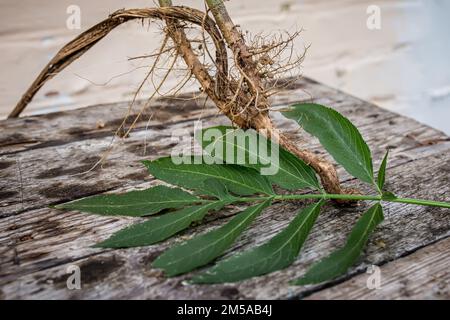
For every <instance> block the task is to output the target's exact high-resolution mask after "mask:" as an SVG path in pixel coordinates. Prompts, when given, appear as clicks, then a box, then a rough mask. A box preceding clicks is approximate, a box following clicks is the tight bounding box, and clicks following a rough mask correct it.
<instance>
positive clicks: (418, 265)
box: [308, 238, 450, 300]
mask: <svg viewBox="0 0 450 320" xmlns="http://www.w3.org/2000/svg"><path fill="white" fill-rule="evenodd" d="M449 265H450V238H446V239H444V240H441V241H439V242H437V243H435V244H432V245H429V246H426V247H424V248H422V249H419V250H417V251H416V252H414V253H412V254H410V255H408V256H406V257H404V258H400V259H397V260H394V261H392V262H389V263H387V264H385V265H382V266H381V267H380V276H381V277H380V279H381V281H380V288H379V289H369V288H368V287H367V281H368V277H369V276H370V274H361V275H358V276H355V277H353V278H351V279H350V280H348V281H345V282H343V283H341V284H339V285H336V286H334V287H331V288H329V289H326V290H322V291H319V292H317V293H314V294H312V295H311V296H309V297H308V299H312V300H318V299H328V300H329V299H360V300H363V299H372V300H373V299H405V298H408V299H439V300H450V268H449Z"/></svg>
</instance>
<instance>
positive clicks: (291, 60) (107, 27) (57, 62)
mask: <svg viewBox="0 0 450 320" xmlns="http://www.w3.org/2000/svg"><path fill="white" fill-rule="evenodd" d="M159 2H160V5H161V7H160V8H145V9H128V10H119V11H116V12H114V13H113V14H111V15H110V16H109V17H108V18H107V19H105V20H103V21H102V22H100V23H98V24H96V25H95V26H93V27H92V28H90V29H89V30H87V31H85V32H83V33H82V34H80V35H79V36H78V37H76V38H75V39H74V40H73V41H71V42H69V43H68V44H67V45H65V46H64V47H63V48H62V49H61V50H60V51H59V52H58V53H57V54H56V55H55V57H54V58H53V59H52V60H51V61H50V62H49V63H48V64H47V66H46V67H45V68H44V69H43V70H42V71H41V73H40V74H39V76H38V77H37V78H36V80H35V81H34V82H33V83H32V85H31V86H30V87H29V89H28V90H27V91H26V92H25V94H24V95H23V96H22V98H21V99H20V101H19V102H18V104H17V105H16V107H15V108H14V110H13V111H12V112H11V113H10V115H9V118H15V117H18V116H19V115H20V114H21V112H22V111H23V110H24V109H25V108H26V106H27V105H28V103H29V102H30V101H31V100H32V99H33V97H34V96H35V94H36V93H37V92H38V90H39V89H40V88H41V87H42V86H43V85H44V84H45V83H46V82H47V81H48V80H50V79H52V78H53V77H54V76H55V75H56V74H58V73H59V72H61V71H62V70H63V69H64V68H65V67H67V66H68V65H69V64H70V63H72V62H73V61H75V60H76V59H78V58H79V57H81V56H82V55H83V54H84V53H85V52H87V51H88V50H89V49H90V48H91V47H93V46H94V45H95V44H96V43H97V42H99V41H100V40H101V39H103V38H104V37H105V36H107V35H108V34H109V32H111V31H112V30H113V29H115V28H116V27H117V26H119V25H121V24H123V23H125V22H128V21H131V20H136V19H142V20H143V19H156V20H161V21H164V22H165V24H166V27H165V28H164V31H165V33H166V35H167V36H168V37H169V38H170V39H171V40H172V42H173V46H172V47H170V46H169V47H167V46H166V44H167V43H166V42H167V37H166V38H165V39H164V43H163V46H162V47H161V49H160V50H159V52H158V53H156V54H154V55H147V56H142V57H136V58H135V59H137V58H145V57H156V61H155V63H154V65H153V66H152V69H151V70H150V72H149V74H148V75H147V77H146V78H145V79H144V81H143V82H142V84H141V86H140V87H139V90H140V89H141V88H142V86H143V84H144V82H145V81H147V79H148V77H149V76H150V74H151V73H152V72H153V71H154V68H155V66H156V63H157V60H158V59H159V58H160V56H161V54H163V53H171V52H176V53H175V54H174V55H175V58H174V61H175V60H176V59H177V57H180V58H182V59H183V60H184V62H185V64H186V65H187V72H188V77H187V80H186V81H188V80H189V79H190V78H191V77H192V76H194V77H195V78H196V80H197V81H198V82H199V84H200V86H201V90H202V91H203V92H204V93H205V94H206V95H207V97H208V98H209V99H211V100H212V101H213V102H214V104H215V105H216V106H217V107H218V108H219V110H220V112H221V113H223V114H224V115H226V116H227V117H228V118H229V119H230V120H231V121H232V123H233V124H235V125H237V126H238V127H240V128H243V129H247V128H252V129H255V130H256V131H258V132H259V133H260V134H263V135H265V136H266V137H268V138H269V139H272V140H273V141H275V142H277V143H279V144H280V145H281V146H282V147H283V148H285V149H286V150H288V151H290V152H291V153H293V154H295V155H296V156H297V157H299V158H300V159H302V160H303V161H305V162H306V163H307V164H309V165H311V167H312V168H313V169H314V170H315V171H316V172H317V174H318V175H319V176H320V179H321V182H322V185H323V187H324V189H325V190H326V191H327V192H328V193H330V194H341V193H345V190H343V189H342V188H341V186H340V183H339V178H338V175H337V173H336V170H335V168H334V166H333V164H331V163H329V162H327V161H325V160H323V159H321V158H320V157H318V156H317V155H315V154H314V153H312V152H310V151H308V150H304V149H300V148H298V147H297V146H296V145H295V144H294V143H293V142H292V141H291V140H290V139H288V138H287V137H286V136H285V135H284V134H282V133H281V132H279V130H278V129H277V128H276V127H275V126H274V124H273V122H272V120H271V118H270V115H269V112H270V108H271V106H270V103H269V101H268V98H269V97H270V96H272V95H274V94H276V93H277V92H278V91H279V90H280V87H279V86H278V85H279V80H281V79H282V78H281V76H284V75H285V74H286V72H289V71H292V70H296V69H298V68H299V66H300V64H301V62H302V61H303V58H304V54H303V55H300V56H295V55H294V54H293V49H292V43H293V40H294V39H295V37H297V36H298V34H299V32H296V33H294V34H292V35H290V34H287V37H283V36H280V37H279V38H266V37H263V36H261V35H258V36H256V37H255V38H254V39H253V41H252V44H251V45H249V46H248V45H247V44H246V41H245V38H244V36H243V35H242V33H241V32H240V31H239V30H238V27H237V26H235V25H234V23H233V21H232V20H231V18H230V17H229V15H228V13H227V11H226V8H225V6H224V5H223V2H222V1H221V0H206V4H207V8H206V12H203V11H200V10H196V9H192V8H188V7H183V6H172V5H171V1H170V0H160V1H159ZM209 12H211V13H212V15H213V17H214V19H213V18H211V17H210V16H209ZM188 23H190V24H193V25H196V26H198V27H200V28H201V30H202V39H200V40H198V42H199V43H200V44H199V47H198V48H197V49H194V48H193V46H192V44H193V43H195V42H196V41H194V40H193V39H189V38H188V36H187V35H186V33H185V29H186V25H187V24H188ZM205 33H206V35H207V36H208V37H209V39H211V40H212V45H213V48H214V50H215V56H214V58H213V55H212V54H211V52H210V50H209V48H208V44H207V43H206V39H205ZM199 51H200V52H201V53H198V52H199ZM285 51H288V52H289V54H288V55H287V57H284V56H283V53H284V52H285ZM305 52H306V48H305ZM229 53H230V58H229V57H228V56H229ZM199 55H203V56H208V57H209V58H210V59H211V60H213V61H212V62H213V66H209V65H207V64H206V63H205V62H202V61H200V59H199ZM133 59H134V58H133ZM230 62H231V65H230ZM172 68H173V65H172V66H171V68H169V70H168V71H167V74H166V75H165V77H164V80H165V79H166V77H167V75H168V74H169V73H170V71H172ZM164 80H163V81H162V82H164ZM162 82H161V84H162ZM281 82H283V81H281ZM284 82H285V81H284ZM184 83H185V82H184V80H183V81H182V84H181V86H183V85H184ZM161 84H160V85H159V86H155V90H156V93H158V90H159V88H160V87H161ZM139 90H138V91H139ZM174 90H175V89H174ZM178 90H179V89H176V91H178ZM153 96H154V95H152V97H153ZM135 97H136V96H135ZM134 100H135V98H134V99H133V101H134ZM146 105H147V104H146ZM141 111H142V110H141ZM138 117H139V115H138ZM136 121H137V119H135V121H134V122H133V124H132V126H133V125H134V124H135V123H136ZM124 123H125V121H124ZM124 123H122V125H121V127H120V128H119V129H122V127H123V125H124ZM132 126H131V127H130V129H129V130H128V133H129V132H130V130H131V129H132ZM119 131H120V130H118V132H119Z"/></svg>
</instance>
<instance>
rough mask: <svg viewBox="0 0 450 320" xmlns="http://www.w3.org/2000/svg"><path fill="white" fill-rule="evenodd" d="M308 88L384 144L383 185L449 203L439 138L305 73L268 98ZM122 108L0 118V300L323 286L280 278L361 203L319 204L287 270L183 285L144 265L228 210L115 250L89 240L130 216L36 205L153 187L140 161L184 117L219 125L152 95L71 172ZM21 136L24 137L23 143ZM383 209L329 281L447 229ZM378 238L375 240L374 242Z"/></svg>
mask: <svg viewBox="0 0 450 320" xmlns="http://www.w3.org/2000/svg"><path fill="white" fill-rule="evenodd" d="M311 96H313V97H314V99H315V101H317V102H320V103H324V104H329V105H332V106H333V107H335V108H336V109H337V110H339V111H340V112H342V113H343V114H345V115H346V116H348V117H349V118H350V119H351V120H352V121H354V122H355V123H356V124H357V126H358V127H359V128H360V129H361V131H362V134H363V136H364V137H365V138H366V139H367V140H368V142H369V145H370V147H371V149H372V151H373V157H374V159H375V167H378V164H379V162H380V160H381V158H382V156H383V155H384V152H385V149H386V148H387V147H390V148H393V150H392V152H391V161H390V163H389V168H388V176H389V178H388V187H389V188H390V190H392V191H393V192H397V193H398V194H399V195H402V196H412V197H418V198H427V199H436V200H449V198H448V197H449V192H448V191H449V185H450V184H449V183H448V177H449V168H450V154H449V152H448V151H449V149H450V140H449V138H448V137H447V136H446V135H444V134H443V133H441V132H439V131H437V130H434V129H432V128H429V127H426V126H424V125H422V124H420V123H417V122H416V121H413V120H411V119H408V118H404V117H400V116H399V115H397V114H394V113H391V112H388V111H386V110H382V109H379V108H377V107H376V106H374V105H372V104H369V103H366V102H364V101H361V100H359V99H357V98H354V97H351V96H348V95H346V94H344V93H342V92H340V91H336V90H334V89H331V88H328V87H326V86H323V85H321V84H318V83H316V82H314V81H310V80H308V79H303V80H301V81H299V82H297V83H296V84H294V85H293V86H291V87H290V88H288V89H287V90H286V91H285V92H283V93H282V94H281V95H280V96H279V97H278V98H277V99H275V100H274V101H273V103H274V104H275V105H277V106H280V107H282V106H286V105H287V104H288V103H290V102H293V101H302V100H307V99H310V97H311ZM126 107H127V105H126V104H117V105H101V106H95V107H93V108H87V109H80V110H73V111H69V112H63V113H57V114H52V115H46V116H38V117H29V118H21V119H17V120H12V121H10V120H8V121H1V122H0V130H2V133H3V132H5V134H4V135H3V137H9V138H7V139H5V140H4V141H3V142H1V143H0V168H1V171H0V298H29V297H33V298H83V299H88V298H199V299H200V298H262V299H269V298H301V297H304V296H308V295H311V294H314V293H315V292H317V291H319V290H321V289H322V288H323V286H312V287H289V286H288V281H289V280H291V279H293V278H295V277H298V276H300V275H301V274H303V272H304V271H305V270H306V268H307V267H308V266H309V265H310V264H311V263H312V262H313V261H315V260H317V258H318V254H319V253H320V254H323V255H325V254H327V253H328V252H330V251H331V250H333V249H335V248H336V247H338V246H339V245H340V244H342V242H343V241H344V238H345V234H346V233H347V232H348V231H349V228H350V227H351V224H352V223H353V222H354V221H355V220H356V218H357V216H358V215H359V214H360V213H361V212H362V211H363V209H364V208H365V206H366V205H364V206H362V207H356V208H335V207H333V206H331V205H329V206H327V208H326V209H327V210H326V211H325V213H324V214H322V215H321V216H320V217H319V220H318V223H317V225H316V226H315V228H314V231H313V233H312V235H311V238H310V239H309V240H308V243H307V246H306V248H305V250H304V252H303V254H302V256H301V257H300V258H299V259H298V260H297V261H296V263H295V264H294V265H293V266H291V267H290V268H288V269H286V270H283V271H280V272H276V273H273V274H270V275H267V276H263V277H258V278H255V279H251V280H248V281H244V282H241V283H238V284H232V285H215V286H187V285H184V283H183V280H184V279H185V278H186V276H183V277H176V278H173V279H165V278H164V277H162V276H161V274H160V272H158V271H157V270H153V269H151V268H149V266H148V264H149V263H150V262H151V261H152V260H153V259H155V258H156V256H157V255H158V254H159V253H160V252H162V251H163V250H164V249H165V248H167V246H169V245H170V244H172V243H173V242H175V241H180V240H181V239H183V238H185V237H189V236H192V235H193V234H197V233H199V232H204V231H206V230H209V229H211V228H214V227H216V226H219V225H221V224H222V223H223V222H224V221H225V220H226V219H228V217H229V216H231V215H233V214H234V213H236V212H237V211H238V210H239V207H230V208H228V209H227V210H224V211H222V212H220V213H217V214H214V215H211V216H209V217H208V221H209V223H208V224H205V225H202V226H199V227H198V228H196V229H194V230H191V231H188V232H186V233H184V234H182V235H180V236H179V237H176V238H175V239H172V240H169V241H167V242H164V243H161V244H158V245H154V246H150V247H147V248H137V249H128V250H114V251H112V250H101V249H92V248H90V246H91V245H92V244H94V243H96V242H98V241H100V240H102V239H105V238H106V237H108V236H109V235H110V234H111V233H113V232H114V231H117V230H119V229H120V228H122V227H124V226H126V225H128V224H130V223H132V222H133V221H136V220H138V219H132V218H108V217H99V216H94V215H87V214H82V213H76V212H61V211H57V210H52V209H49V208H47V207H46V206H47V205H49V204H54V203H59V202H63V201H67V200H71V199H74V198H79V197H83V196H86V195H90V194H96V193H99V192H105V191H114V192H117V191H123V190H129V189H134V188H145V187H148V186H149V185H152V184H155V183H158V182H157V181H154V180H153V178H152V177H150V176H149V175H148V174H147V173H146V172H145V170H144V169H143V167H142V166H141V165H140V164H139V160H141V159H144V158H155V157H159V156H162V155H168V154H169V153H170V150H171V148H172V147H173V141H171V139H170V138H171V134H172V132H173V131H174V130H176V129H185V130H187V131H188V132H192V131H193V122H194V120H196V119H198V118H199V116H200V115H202V116H206V121H205V122H204V125H205V126H209V125H217V124H224V123H227V122H226V119H225V118H224V117H223V116H218V115H217V112H216V110H215V109H214V108H212V107H211V105H208V104H207V105H206V107H205V108H203V104H201V103H199V102H198V101H197V102H195V101H189V102H186V103H185V104H183V105H182V108H181V111H180V108H179V107H180V104H179V103H175V102H174V101H170V100H167V101H156V102H155V104H154V106H153V107H152V108H154V109H153V111H155V112H160V113H161V114H160V115H159V118H158V116H156V115H155V116H154V117H153V118H152V121H151V122H150V123H149V126H148V128H147V119H146V120H145V121H142V122H140V123H139V124H138V126H137V128H136V130H134V131H133V133H132V134H131V136H130V137H128V138H127V139H125V140H124V141H123V142H122V143H120V144H118V145H117V146H116V147H115V149H114V150H113V152H111V154H110V156H109V160H108V161H107V162H106V163H105V166H104V168H102V169H101V170H94V171H91V172H88V173H84V174H80V173H83V172H86V171H88V170H89V169H90V168H91V167H92V165H93V164H94V163H95V162H96V161H97V160H98V159H99V156H100V155H101V154H102V152H103V151H104V150H105V148H107V147H108V146H109V143H110V141H111V135H112V133H111V132H112V131H113V130H114V129H115V126H117V125H118V124H119V122H120V120H122V117H123V112H124V110H126ZM146 117H147V118H148V115H147V116H146ZM99 118H101V119H102V121H103V122H105V121H106V123H105V126H104V127H101V126H100V127H97V126H96V122H97V121H98V119H99ZM30 119H31V120H30ZM143 119H145V117H144V118H143ZM275 121H276V122H277V125H278V126H279V127H280V128H282V129H283V131H285V132H287V133H288V134H290V135H291V137H292V138H293V139H295V140H296V141H297V142H298V143H299V144H301V145H303V146H305V147H308V148H310V149H312V150H314V151H315V152H317V153H319V154H322V155H323V154H324V153H323V150H322V149H321V147H320V146H319V144H318V143H317V141H316V140H314V139H307V138H306V137H304V135H303V133H302V132H301V131H299V130H298V127H297V125H296V124H294V122H292V121H288V120H286V119H284V118H282V117H281V116H280V115H277V114H276V113H275ZM19 127H20V128H22V127H23V128H24V130H22V131H21V134H23V136H18V137H14V136H13V134H14V132H17V131H18V128H19ZM77 130H78V131H77ZM50 132H51V134H49V133H50ZM31 139H35V142H32V143H28V141H31ZM5 141H6V142H5ZM144 145H146V147H147V153H146V154H144V153H143V151H144ZM339 172H340V174H341V178H342V181H343V182H344V185H346V186H351V187H357V188H359V189H360V190H361V191H363V192H366V193H369V192H371V191H370V190H369V189H368V188H367V186H365V185H362V184H360V183H358V182H356V181H354V180H353V179H351V177H349V175H348V174H346V173H344V172H343V170H342V169H339ZM303 205H304V203H303V202H293V203H283V204H282V203H277V204H275V205H274V206H273V207H271V208H270V209H268V210H267V211H266V212H265V213H264V215H262V216H261V217H260V218H258V220H257V222H256V223H255V226H254V228H253V229H251V230H249V232H247V233H246V234H245V235H244V236H243V237H242V238H241V239H239V241H238V243H237V244H236V245H235V246H234V247H233V248H232V249H231V250H230V251H229V253H230V252H232V251H234V250H238V249H239V250H240V249H243V248H247V247H250V246H253V245H255V244H259V243H261V242H263V241H264V240H267V239H268V238H269V237H271V236H272V235H274V234H275V233H277V232H278V231H279V230H280V229H281V228H283V227H284V226H286V224H287V223H288V221H289V219H290V218H292V217H293V216H294V215H295V213H296V212H297V210H298V209H299V208H301V207H302V206H303ZM280 213H282V215H281V216H280ZM386 217H387V218H386V222H385V223H384V224H383V225H382V227H381V228H379V229H378V231H377V232H376V234H375V236H374V237H373V239H372V241H371V243H370V244H369V247H368V249H367V250H366V251H367V252H366V255H365V259H364V261H362V262H361V263H360V264H359V265H357V266H355V267H354V268H352V269H351V270H350V271H349V273H348V274H347V275H346V276H345V277H343V278H342V279H341V280H340V281H344V280H346V279H349V278H351V277H352V276H353V275H355V274H358V273H360V272H361V271H363V270H364V268H365V266H366V265H367V264H368V263H370V264H372V263H375V264H383V263H386V262H388V261H391V260H393V259H397V258H399V257H402V256H404V255H406V254H408V253H410V252H412V251H415V250H417V249H418V248H421V247H423V246H426V245H428V244H431V243H434V242H435V241H437V240H439V239H443V238H445V237H448V236H449V230H450V221H449V220H450V219H449V216H448V213H447V212H446V211H444V210H443V209H436V208H423V207H422V208H420V207H413V206H403V205H399V204H390V205H388V206H387V212H386ZM337 230H339V231H338V232H337ZM379 243H384V244H385V246H384V247H380V246H379ZM74 263H75V264H77V265H79V266H81V269H82V274H84V280H82V281H83V290H81V291H69V290H67V288H66V287H65V279H66V278H67V274H66V267H67V266H68V265H70V264H74ZM333 284H334V283H328V284H326V286H327V287H328V286H331V285H333ZM419 294H420V293H419Z"/></svg>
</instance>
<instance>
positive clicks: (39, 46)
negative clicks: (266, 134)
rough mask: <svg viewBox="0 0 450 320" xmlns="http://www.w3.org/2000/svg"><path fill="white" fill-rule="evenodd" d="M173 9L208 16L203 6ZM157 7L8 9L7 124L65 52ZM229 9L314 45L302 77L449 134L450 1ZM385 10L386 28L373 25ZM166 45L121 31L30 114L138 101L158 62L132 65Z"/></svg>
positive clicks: (273, 1) (154, 32)
mask: <svg viewBox="0 0 450 320" xmlns="http://www.w3.org/2000/svg"><path fill="white" fill-rule="evenodd" d="M174 3H175V4H183V5H188V6H193V7H196V8H199V9H203V1H201V0H189V1H176V0H174ZM71 5H76V6H78V7H79V8H80V13H81V15H80V22H81V25H80V26H81V29H73V28H72V29H71V28H68V27H67V25H66V22H67V20H68V18H69V16H70V13H69V14H68V13H67V8H68V7H69V6H71ZM154 5H155V4H154V3H153V1H151V0H103V1H92V0H39V1H36V0H20V1H17V0H1V2H0V52H1V54H0V69H1V70H2V72H1V74H2V77H1V78H0V97H1V99H0V118H4V117H5V116H6V115H7V113H8V112H9V111H10V110H11V109H12V108H13V107H14V106H15V104H16V102H17V101H18V100H19V98H20V97H21V95H22V93H23V92H24V91H25V90H26V89H27V88H28V86H29V85H30V83H31V82H32V81H33V80H34V78H35V77H36V76H37V74H38V73H39V72H40V70H41V69H42V68H43V67H44V66H45V65H46V64H47V62H48V61H49V60H50V59H51V58H52V57H53V55H54V54H55V53H56V52H57V51H58V50H59V49H60V48H61V47H62V46H63V45H64V44H65V43H67V42H68V41H70V40H71V39H73V38H74V37H75V36H76V35H78V34H79V33H81V32H83V31H84V30H86V29H88V28H89V27H90V26H92V25H93V24H95V23H97V22H99V21H100V20H101V19H103V18H105V17H107V16H108V14H110V13H112V12H113V11H115V10H117V9H120V8H133V7H149V6H154ZM226 5H227V7H228V9H229V12H230V14H231V16H232V17H233V19H234V20H235V23H237V24H239V25H240V26H241V28H242V29H243V30H248V31H250V32H251V33H258V32H265V33H268V32H270V31H277V30H289V31H295V30H298V29H301V28H303V29H304V31H303V33H302V34H301V36H300V37H299V38H298V39H297V40H296V41H297V43H296V45H298V50H299V51H302V50H303V48H304V46H305V45H311V47H310V49H309V51H308V52H307V56H306V59H305V61H304V63H303V69H302V73H303V75H305V76H308V77H311V78H313V79H315V80H318V81H321V82H323V83H325V84H327V85H330V86H332V87H336V88H339V89H341V90H343V91H345V92H348V93H350V94H352V95H355V96H357V97H360V98H362V99H365V100H368V101H371V102H374V103H376V104H378V105H380V106H381V107H383V108H387V109H390V110H392V111H395V112H398V113H401V114H403V115H406V116H410V117H412V118H414V119H416V120H418V121H420V122H423V123H426V124H428V125H430V126H432V127H435V128H437V129H440V130H442V131H444V132H446V133H447V134H450V58H449V56H450V54H449V52H450V38H449V34H450V1H448V0H385V1H375V0H297V1H294V0H292V1H290V0H286V1H284V0H281V1H279V0H246V1H239V0H230V1H227V2H226ZM374 8H375V9H374ZM377 8H378V9H379V13H380V15H379V18H380V19H379V21H375V24H374V20H373V19H374V18H375V19H376V18H377V17H376V10H377ZM373 10H375V11H373ZM368 21H369V24H368ZM377 24H378V25H377ZM161 39H162V38H161V29H160V28H158V26H157V25H156V24H155V25H150V26H148V25H147V24H145V25H144V26H142V24H141V23H138V22H130V23H128V24H126V25H123V26H121V27H119V28H118V29H117V30H115V31H114V32H112V33H111V34H110V35H109V36H108V37H107V38H106V39H105V40H103V41H101V42H100V43H99V44H97V45H96V46H95V47H94V48H93V49H91V50H90V51H89V52H88V53H87V54H86V55H85V56H83V57H82V58H81V59H79V60H78V61H76V62H75V63H73V64H72V65H71V66H69V67H68V68H67V69H65V70H64V71H63V72H62V73H61V74H59V75H58V76H57V77H56V78H54V79H53V80H51V81H50V82H49V83H48V84H47V85H45V86H44V87H43V89H42V90H41V91H40V92H39V93H38V95H37V96H36V97H35V99H34V100H33V102H32V103H31V104H30V106H29V107H28V108H27V110H26V112H25V114H36V113H46V112H53V111H59V110H66V109H71V108H78V107H83V106H88V105H92V104H97V103H105V102H117V101H124V100H130V99H131V98H132V96H133V94H134V92H135V91H136V88H137V87H138V85H139V84H140V82H141V81H142V79H143V78H144V76H145V73H146V71H148V64H149V63H148V61H145V60H142V59H139V60H132V61H129V60H128V58H129V57H134V56H140V55H144V54H148V53H150V52H152V51H153V50H154V49H156V48H157V47H158V46H159V45H160V41H161ZM171 81H176V80H175V79H172V80H171ZM169 84H170V82H169ZM150 89H151V88H147V89H146V90H147V91H144V92H143V93H142V94H143V96H142V97H145V95H146V94H147V95H148V93H149V92H151V90H150ZM196 89H198V85H192V86H190V87H186V88H185V90H187V91H189V90H196Z"/></svg>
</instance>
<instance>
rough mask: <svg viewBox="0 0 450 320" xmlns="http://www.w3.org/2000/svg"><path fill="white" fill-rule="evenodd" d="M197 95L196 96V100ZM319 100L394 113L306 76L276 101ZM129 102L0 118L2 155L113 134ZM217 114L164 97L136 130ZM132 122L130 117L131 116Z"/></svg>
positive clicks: (377, 114) (371, 114) (196, 102)
mask: <svg viewBox="0 0 450 320" xmlns="http://www.w3.org/2000/svg"><path fill="white" fill-rule="evenodd" d="M193 97H195V98H193ZM299 101H316V102H319V103H324V104H330V105H333V106H334V107H336V108H340V111H341V112H343V113H346V115H347V116H350V114H352V115H353V117H354V119H353V120H354V121H359V122H358V125H363V124H365V123H366V122H372V121H373V119H378V120H379V119H381V118H383V117H386V116H387V117H392V116H393V115H394V114H392V113H390V112H388V111H386V110H382V109H379V108H374V107H373V105H371V104H368V103H367V102H364V101H362V100H360V99H357V98H354V97H351V96H349V95H347V94H344V93H343V92H340V91H337V90H335V89H332V88H329V87H326V86H324V85H322V84H319V83H317V82H315V81H312V80H310V79H306V78H305V79H301V80H299V81H297V82H295V83H293V84H291V85H290V86H289V87H288V88H287V89H286V90H284V91H281V92H280V93H279V94H278V95H277V96H276V97H274V98H272V99H271V103H272V105H273V106H274V107H276V106H286V105H288V104H290V103H293V102H299ZM144 104H145V101H137V102H136V103H135V106H134V107H133V111H132V113H131V117H130V119H133V118H134V116H135V115H136V114H137V113H138V112H139V111H140V110H141V109H142V107H143V106H144ZM128 108H129V103H127V102H123V103H115V104H103V105H96V106H91V107H88V108H83V109H77V110H70V111H64V112H55V113H50V114H44V115H39V116H32V117H23V118H18V119H9V120H8V121H0V128H1V130H2V136H1V137H0V155H2V154H11V153H16V152H19V151H24V150H29V149H37V148H45V147H47V146H55V145H63V144H65V143H69V142H72V141H78V140H85V139H92V138H96V137H105V136H111V135H112V133H113V132H114V131H115V130H116V129H117V127H118V126H119V125H120V124H121V123H122V121H123V119H124V116H125V114H126V113H127V110H128ZM214 114H217V108H216V107H215V106H214V105H213V104H212V103H211V102H209V101H207V102H206V104H205V98H204V96H201V95H200V96H199V95H198V94H197V93H195V94H186V95H183V96H181V97H179V98H178V99H173V98H169V97H167V98H162V99H157V100H155V101H153V102H152V103H151V104H150V106H149V107H148V108H147V109H145V112H144V113H143V114H142V116H141V118H140V119H139V121H138V122H137V123H136V129H137V130H139V129H140V130H142V129H145V128H147V127H149V128H154V127H156V128H160V126H161V124H169V123H177V122H179V121H183V120H186V119H191V120H192V119H197V118H199V117H200V116H202V117H208V116H211V115H214ZM130 121H131V120H130ZM99 124H100V125H99Z"/></svg>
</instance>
